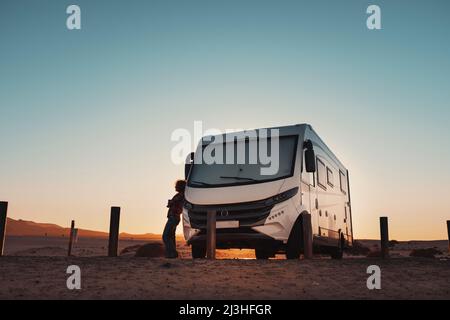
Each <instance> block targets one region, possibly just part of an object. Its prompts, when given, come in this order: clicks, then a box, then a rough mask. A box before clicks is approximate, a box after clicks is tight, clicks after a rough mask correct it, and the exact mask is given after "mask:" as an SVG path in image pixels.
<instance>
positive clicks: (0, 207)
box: [0, 201, 8, 257]
mask: <svg viewBox="0 0 450 320" xmlns="http://www.w3.org/2000/svg"><path fill="white" fill-rule="evenodd" d="M7 212H8V202H5V201H0V257H1V256H3V247H4V244H5V232H6V214H7Z"/></svg>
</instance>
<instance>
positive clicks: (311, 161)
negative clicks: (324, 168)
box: [303, 140, 316, 172]
mask: <svg viewBox="0 0 450 320" xmlns="http://www.w3.org/2000/svg"><path fill="white" fill-rule="evenodd" d="M303 148H304V149H306V150H305V168H306V172H316V155H315V153H314V148H313V145H312V142H311V141H310V140H307V141H305V143H304V145H303Z"/></svg>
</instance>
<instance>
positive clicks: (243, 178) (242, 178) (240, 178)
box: [219, 176, 259, 181]
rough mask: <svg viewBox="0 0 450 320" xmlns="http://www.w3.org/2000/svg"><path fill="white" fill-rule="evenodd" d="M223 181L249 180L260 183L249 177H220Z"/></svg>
mask: <svg viewBox="0 0 450 320" xmlns="http://www.w3.org/2000/svg"><path fill="white" fill-rule="evenodd" d="M219 178H222V179H236V180H248V181H259V180H256V179H253V178H249V177H236V176H220V177H219Z"/></svg>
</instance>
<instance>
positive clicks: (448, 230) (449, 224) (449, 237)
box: [447, 220, 450, 252]
mask: <svg viewBox="0 0 450 320" xmlns="http://www.w3.org/2000/svg"><path fill="white" fill-rule="evenodd" d="M447 235H448V252H450V220H447Z"/></svg>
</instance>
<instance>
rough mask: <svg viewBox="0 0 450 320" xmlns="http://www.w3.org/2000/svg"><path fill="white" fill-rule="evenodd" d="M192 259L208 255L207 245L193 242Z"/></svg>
mask: <svg viewBox="0 0 450 320" xmlns="http://www.w3.org/2000/svg"><path fill="white" fill-rule="evenodd" d="M191 253H192V259H204V258H205V257H206V246H204V245H200V244H193V245H192V246H191Z"/></svg>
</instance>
